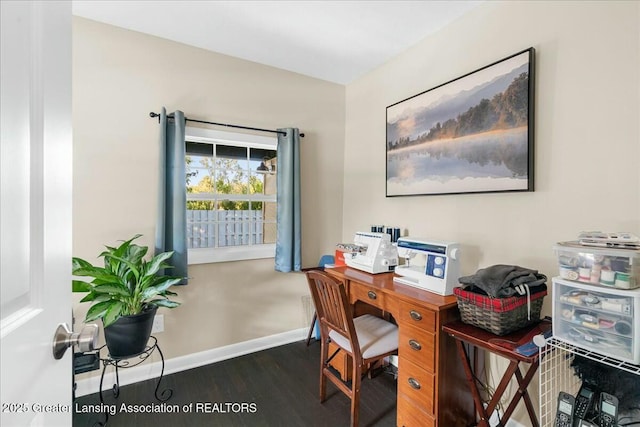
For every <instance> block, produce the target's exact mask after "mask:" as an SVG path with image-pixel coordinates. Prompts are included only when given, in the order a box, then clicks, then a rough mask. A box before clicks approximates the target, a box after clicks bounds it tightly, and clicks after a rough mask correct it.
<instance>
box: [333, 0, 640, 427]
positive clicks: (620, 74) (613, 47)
mask: <svg viewBox="0 0 640 427" xmlns="http://www.w3.org/2000/svg"><path fill="white" fill-rule="evenodd" d="M639 22H640V11H639V3H638V2H626V1H625V2H577V1H569V2H544V1H510V2H497V1H489V2H486V3H484V4H482V5H480V6H479V7H478V8H476V9H474V10H473V11H471V12H470V13H468V14H466V15H465V16H463V17H461V18H460V19H458V20H457V21H455V22H454V23H452V24H450V25H448V26H447V27H445V28H444V29H442V30H441V31H439V32H438V33H437V34H434V35H433V36H431V37H428V38H426V39H424V40H423V41H422V42H420V43H418V44H417V45H415V46H414V47H412V48H411V49H409V50H407V51H406V52H404V53H403V54H401V55H400V56H398V57H396V58H394V59H393V60H391V61H389V62H388V63H386V64H384V65H383V66H381V67H379V68H378V69H376V70H375V71H373V72H371V73H369V74H368V75H366V76H364V77H362V78H360V79H359V80H357V81H355V82H353V83H352V84H349V85H348V86H347V97H346V103H347V108H346V114H347V116H346V148H345V165H347V167H345V175H344V205H343V209H344V210H343V238H345V239H346V238H348V237H349V236H351V235H353V233H354V232H355V231H357V230H362V229H368V227H369V226H370V225H371V224H389V225H398V226H401V227H403V228H405V229H406V230H407V231H408V233H409V234H410V235H413V236H423V237H429V238H432V239H438V240H453V241H458V242H460V243H461V244H462V249H463V252H462V259H463V261H462V273H463V274H464V275H466V274H472V273H474V272H475V271H476V270H477V269H478V268H482V267H486V266H489V265H492V264H516V265H521V266H526V267H530V268H535V269H538V270H540V271H541V272H543V273H544V274H546V275H548V276H549V277H552V276H553V275H554V274H556V271H557V267H556V261H555V259H554V254H553V251H552V246H553V244H554V243H555V242H558V241H562V240H570V239H574V238H575V237H576V236H577V235H578V233H579V232H580V231H582V230H605V231H625V230H626V231H630V232H634V233H635V234H638V235H640V168H639V167H638V163H639V161H640V84H639V75H640V37H639ZM531 46H533V47H534V48H535V49H536V69H535V73H536V98H535V102H536V108H535V186H536V190H535V192H532V193H500V194H466V195H441V196H418V197H395V198H385V109H386V107H387V106H389V105H391V104H394V103H396V102H398V101H400V100H403V99H406V98H408V97H410V96H413V95H415V94H418V93H420V92H423V91H425V90H428V89H431V88H433V87H435V86H438V85H439V84H442V83H444V82H447V81H449V80H451V79H454V78H457V77H459V76H462V75H464V74H466V73H468V72H471V71H473V70H476V69H478V68H480V67H483V66H485V65H488V64H491V63H493V62H495V61H497V60H499V59H502V58H504V57H506V56H509V55H511V54H513V53H516V52H519V51H521V50H523V49H526V48H529V47H531ZM550 302H551V298H550V297H547V299H546V301H545V307H544V308H543V313H545V314H550V312H551V305H550ZM492 364H493V365H498V366H499V365H500V364H499V363H495V362H492ZM494 367H495V366H494ZM494 378H495V381H496V382H497V380H498V378H499V376H498V374H497V373H495V374H494ZM494 386H495V384H494ZM513 389H515V387H512V390H513ZM530 390H534V393H533V394H534V395H536V394H537V393H535V385H534V386H532V388H530ZM516 419H520V420H521V422H523V423H524V424H525V425H526V424H528V422H525V420H526V416H523V414H521V413H520V414H517V416H516Z"/></svg>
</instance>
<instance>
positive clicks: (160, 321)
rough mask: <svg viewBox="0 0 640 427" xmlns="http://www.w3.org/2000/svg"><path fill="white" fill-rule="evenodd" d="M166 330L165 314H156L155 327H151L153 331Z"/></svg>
mask: <svg viewBox="0 0 640 427" xmlns="http://www.w3.org/2000/svg"><path fill="white" fill-rule="evenodd" d="M163 331H164V314H156V317H154V318H153V327H152V328H151V333H152V334H154V333H157V332H163Z"/></svg>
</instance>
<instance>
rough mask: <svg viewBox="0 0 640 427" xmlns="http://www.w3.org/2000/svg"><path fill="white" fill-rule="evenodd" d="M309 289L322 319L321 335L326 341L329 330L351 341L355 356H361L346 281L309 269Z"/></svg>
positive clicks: (319, 317) (320, 319)
mask: <svg viewBox="0 0 640 427" xmlns="http://www.w3.org/2000/svg"><path fill="white" fill-rule="evenodd" d="M306 274H307V281H308V282H309V290H310V291H311V296H312V297H313V302H314V304H315V306H316V312H317V313H318V319H319V321H320V335H321V337H322V340H323V341H325V342H326V339H327V337H328V334H329V330H333V331H335V332H337V333H339V334H340V335H342V336H344V337H345V338H347V339H348V340H349V341H351V349H352V352H353V353H354V356H355V357H358V358H361V355H360V345H359V344H358V336H357V335H356V329H355V326H354V325H353V314H352V309H351V305H350V304H349V299H348V298H347V292H346V290H345V286H344V283H342V282H341V281H339V280H337V279H335V278H333V277H331V276H329V275H328V274H327V273H325V272H323V271H319V270H309V271H307V273H306Z"/></svg>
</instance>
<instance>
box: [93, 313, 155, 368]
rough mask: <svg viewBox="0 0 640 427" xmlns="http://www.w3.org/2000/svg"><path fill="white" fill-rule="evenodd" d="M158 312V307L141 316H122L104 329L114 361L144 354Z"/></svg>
mask: <svg viewBox="0 0 640 427" xmlns="http://www.w3.org/2000/svg"><path fill="white" fill-rule="evenodd" d="M157 310H158V307H155V306H152V307H150V308H148V309H146V310H145V311H143V312H142V313H140V314H134V315H131V316H122V317H121V318H119V319H118V320H116V321H115V322H113V323H112V324H111V325H109V326H107V327H106V328H104V339H105V341H106V342H107V348H108V349H109V355H110V356H111V357H112V358H114V359H126V358H128V357H133V356H137V355H138V354H140V353H142V352H143V351H144V349H145V347H146V346H147V342H148V341H149V337H150V336H151V329H152V328H153V318H154V317H155V315H156V311H157Z"/></svg>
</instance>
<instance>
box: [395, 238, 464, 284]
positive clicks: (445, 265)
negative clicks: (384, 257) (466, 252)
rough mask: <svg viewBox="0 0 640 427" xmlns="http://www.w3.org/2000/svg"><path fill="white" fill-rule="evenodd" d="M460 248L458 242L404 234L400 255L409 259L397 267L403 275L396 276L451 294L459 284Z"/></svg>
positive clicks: (400, 244)
mask: <svg viewBox="0 0 640 427" xmlns="http://www.w3.org/2000/svg"><path fill="white" fill-rule="evenodd" d="M459 251H460V245H459V244H457V243H452V242H436V241H429V240H426V239H422V238H412V237H401V238H399V239H398V255H399V256H400V257H402V258H404V259H405V264H404V265H399V266H398V267H396V273H397V274H398V275H400V276H402V277H397V276H396V277H394V278H393V280H394V281H395V282H399V283H404V284H405V285H411V286H415V287H417V288H422V289H425V290H427V291H430V292H434V293H436V294H439V295H451V294H453V288H454V287H456V286H457V285H458V277H459V273H460V262H459V260H458V254H459Z"/></svg>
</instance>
